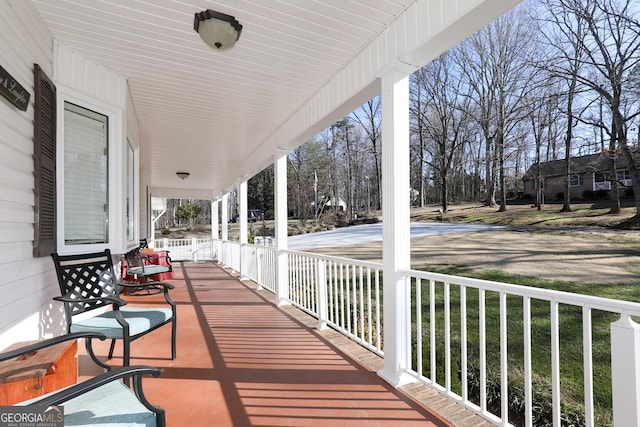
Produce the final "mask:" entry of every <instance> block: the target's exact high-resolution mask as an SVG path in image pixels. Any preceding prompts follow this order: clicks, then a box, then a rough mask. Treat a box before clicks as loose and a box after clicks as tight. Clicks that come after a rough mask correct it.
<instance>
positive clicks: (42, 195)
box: [33, 64, 56, 257]
mask: <svg viewBox="0 0 640 427" xmlns="http://www.w3.org/2000/svg"><path fill="white" fill-rule="evenodd" d="M33 74H34V83H35V97H34V98H35V111H34V122H35V123H34V138H33V141H34V155H33V160H34V171H35V172H34V174H35V206H34V209H35V223H34V239H33V240H34V241H33V256H34V257H43V256H49V255H50V254H51V253H52V252H54V251H55V249H56V87H55V85H54V84H53V82H52V81H51V80H50V79H49V77H47V76H46V74H45V73H44V71H42V68H40V66H39V65H38V64H34V67H33Z"/></svg>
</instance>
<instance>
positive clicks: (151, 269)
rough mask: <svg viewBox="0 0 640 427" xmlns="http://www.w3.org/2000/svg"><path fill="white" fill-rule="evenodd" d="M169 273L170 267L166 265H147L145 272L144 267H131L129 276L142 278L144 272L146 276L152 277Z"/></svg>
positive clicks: (128, 271)
mask: <svg viewBox="0 0 640 427" xmlns="http://www.w3.org/2000/svg"><path fill="white" fill-rule="evenodd" d="M167 271H169V267H167V266H165V265H155V264H154V265H145V266H144V270H143V269H142V267H131V268H129V269H127V274H130V275H132V276H142V275H143V272H144V275H145V276H151V275H152V274H158V273H166V272H167Z"/></svg>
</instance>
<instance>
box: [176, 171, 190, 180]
mask: <svg viewBox="0 0 640 427" xmlns="http://www.w3.org/2000/svg"><path fill="white" fill-rule="evenodd" d="M176 175H178V178H180V179H187V178H189V175H191V174H190V173H189V172H176Z"/></svg>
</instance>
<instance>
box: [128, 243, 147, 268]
mask: <svg viewBox="0 0 640 427" xmlns="http://www.w3.org/2000/svg"><path fill="white" fill-rule="evenodd" d="M124 260H125V261H126V263H127V268H132V267H142V271H143V272H144V261H143V259H142V254H141V253H140V248H133V249H131V250H130V251H129V252H127V253H126V254H124Z"/></svg>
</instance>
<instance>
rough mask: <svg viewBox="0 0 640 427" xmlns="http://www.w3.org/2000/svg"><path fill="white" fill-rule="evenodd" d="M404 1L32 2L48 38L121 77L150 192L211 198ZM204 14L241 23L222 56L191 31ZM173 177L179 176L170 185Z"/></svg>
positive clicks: (243, 174)
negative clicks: (184, 174) (201, 193)
mask: <svg viewBox="0 0 640 427" xmlns="http://www.w3.org/2000/svg"><path fill="white" fill-rule="evenodd" d="M414 1H415V0H221V1H208V0H108V1H101V0H33V4H34V5H35V8H36V9H37V10H38V12H39V13H40V15H41V16H42V18H43V19H44V21H45V23H46V24H47V26H48V27H49V29H50V31H51V32H52V34H53V36H54V37H56V38H57V39H58V40H60V41H61V42H62V43H63V44H65V45H66V46H68V47H70V48H72V49H74V50H76V51H78V52H80V53H83V54H85V55H86V56H88V57H90V58H92V59H93V60H95V61H97V62H99V63H101V64H104V65H106V66H108V67H110V68H113V69H114V70H117V71H119V72H120V73H122V74H123V75H124V76H125V77H126V78H127V80H128V82H129V87H130V92H131V96H132V99H133V103H134V105H135V108H136V112H137V117H138V120H139V124H140V146H141V153H142V154H141V162H142V165H143V167H145V165H146V167H149V168H150V185H151V186H152V187H159V188H160V187H161V188H178V189H180V188H184V189H186V188H189V189H199V190H210V191H212V192H213V191H221V190H228V187H229V183H230V182H234V181H237V180H238V179H239V178H241V177H247V174H248V173H249V172H251V173H255V172H257V171H248V170H242V167H241V165H246V164H251V162H247V161H246V158H247V156H260V155H261V156H264V157H265V159H266V157H267V154H265V153H263V152H261V150H260V145H261V143H262V142H263V141H265V140H266V139H267V138H269V136H270V135H272V134H273V133H274V132H275V131H276V130H277V129H278V128H279V127H280V126H281V125H282V124H283V123H284V122H285V121H286V120H287V119H288V118H290V117H291V116H292V115H293V114H294V113H295V112H296V111H297V110H298V109H299V108H300V107H301V106H302V105H303V104H304V103H305V102H307V101H308V100H309V99H311V98H312V97H313V95H314V94H315V93H317V92H318V90H319V89H320V88H321V87H322V86H324V85H325V84H326V83H327V82H328V81H330V79H331V78H332V77H333V76H334V75H335V74H336V73H337V72H338V71H339V70H341V69H342V68H343V67H344V66H345V65H346V64H347V63H348V62H349V61H350V60H351V59H352V58H353V57H354V56H355V55H356V54H358V53H359V52H360V51H362V50H363V49H364V48H365V46H367V45H368V44H369V43H370V42H371V41H372V40H373V39H375V38H376V36H378V35H379V34H380V33H381V32H382V31H383V30H384V29H385V28H387V27H388V26H389V25H390V24H391V23H392V22H393V21H394V20H395V19H396V17H398V16H399V15H400V14H402V12H404V11H405V10H406V9H407V7H409V6H410V5H411V4H412V3H413V2H414ZM204 9H212V10H216V11H219V12H222V13H226V14H229V15H233V16H235V17H236V18H237V19H238V21H239V22H240V23H241V24H242V25H243V30H242V35H241V37H240V40H239V41H238V43H237V44H236V46H235V47H234V48H233V49H231V50H229V51H224V52H218V51H214V50H212V49H211V48H209V47H208V46H206V45H205V44H204V43H203V42H202V41H201V39H200V38H199V36H198V34H197V33H196V32H195V31H194V30H193V19H194V13H196V12H200V11H202V10H204ZM265 159H261V161H262V163H264V160H265ZM254 164H257V162H254ZM243 167H244V166H243ZM176 171H188V172H190V173H191V176H190V177H189V178H187V179H186V180H184V181H182V180H180V179H178V178H177V177H176V175H175V172H176ZM225 186H226V187H225ZM212 196H214V197H215V196H217V194H216V195H214V194H213V193H212Z"/></svg>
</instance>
